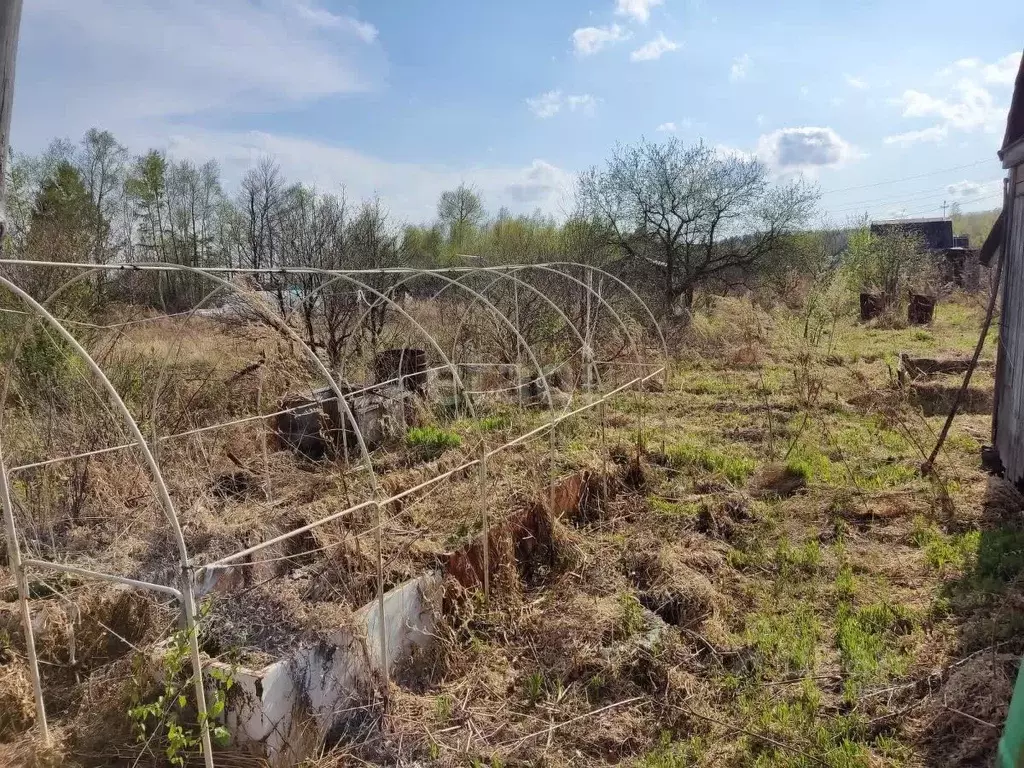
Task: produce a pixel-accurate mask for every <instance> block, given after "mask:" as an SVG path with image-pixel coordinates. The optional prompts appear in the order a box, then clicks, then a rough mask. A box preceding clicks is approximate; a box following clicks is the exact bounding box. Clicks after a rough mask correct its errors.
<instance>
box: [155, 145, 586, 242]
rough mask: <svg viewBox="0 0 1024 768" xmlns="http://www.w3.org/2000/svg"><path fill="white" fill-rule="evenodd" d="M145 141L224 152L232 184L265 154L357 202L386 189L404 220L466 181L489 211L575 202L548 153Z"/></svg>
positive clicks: (431, 209) (417, 217) (555, 207)
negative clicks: (482, 155)
mask: <svg viewBox="0 0 1024 768" xmlns="http://www.w3.org/2000/svg"><path fill="white" fill-rule="evenodd" d="M137 141H138V147H139V148H140V149H141V148H144V147H149V146H154V147H158V148H161V149H164V150H166V151H167V152H168V154H169V155H171V156H172V157H176V158H191V159H194V160H197V161H202V160H207V159H209V158H211V157H212V158H217V160H218V161H219V162H220V165H221V168H222V173H223V176H224V180H225V184H226V187H227V188H228V189H229V190H230V189H231V188H233V187H234V186H235V185H236V184H237V183H238V180H239V179H241V177H242V176H243V175H244V173H245V172H246V170H248V169H249V168H251V167H253V166H254V165H255V164H256V163H258V162H259V161H260V159H261V158H263V157H270V158H272V159H273V160H274V161H276V162H277V163H278V164H279V165H280V166H281V171H282V173H283V174H284V175H285V177H286V178H287V179H289V180H293V181H299V180H301V181H303V182H305V183H307V184H312V185H314V186H316V187H317V188H318V189H320V190H323V191H325V192H335V193H337V192H341V191H342V186H344V192H345V194H346V195H347V196H348V197H349V199H350V200H362V199H368V198H370V197H373V196H374V195H379V197H380V199H381V202H382V203H384V205H385V206H386V207H387V208H388V210H389V211H390V212H391V214H392V216H394V217H395V219H396V220H397V221H411V222H423V221H429V220H431V219H432V218H433V217H434V215H435V212H436V210H437V198H438V196H439V195H440V194H441V192H442V191H443V190H445V189H451V188H453V187H456V186H458V185H459V184H460V183H463V182H465V183H467V184H472V185H473V186H475V187H477V188H478V189H479V190H480V192H481V195H482V196H483V198H484V203H485V205H486V206H487V208H488V210H490V211H492V212H494V211H497V210H498V208H500V207H501V206H507V207H508V208H510V209H511V210H512V211H513V212H516V213H530V212H532V211H533V210H535V209H537V208H540V209H541V210H542V211H544V212H545V213H551V214H555V215H558V214H559V213H560V212H561V211H562V210H563V209H564V208H567V207H568V196H569V194H570V192H571V189H572V182H573V175H572V173H570V172H569V171H567V170H564V169H562V168H559V167H558V166H556V165H553V164H551V163H549V162H547V161H545V160H543V159H535V160H533V161H532V162H530V163H529V164H528V165H526V166H511V167H508V166H492V167H481V166H476V165H463V166H454V167H437V166H433V165H425V164H419V163H406V162H393V161H390V160H387V159H384V158H380V157H375V156H372V155H367V154H365V153H362V152H359V151H357V150H354V149H351V148H349V147H344V146H337V145H332V144H327V143H322V142H319V141H314V140H309V139H303V138H297V137H293V136H286V135H280V134H271V133H261V132H257V131H251V132H220V131H207V130H204V129H199V128H185V129H182V130H180V131H178V132H176V133H175V134H174V135H172V136H171V137H170V139H168V138H167V137H166V135H164V136H158V135H149V136H139V137H138V138H137Z"/></svg>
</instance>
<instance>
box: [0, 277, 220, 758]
mask: <svg viewBox="0 0 1024 768" xmlns="http://www.w3.org/2000/svg"><path fill="white" fill-rule="evenodd" d="M0 286H3V287H5V288H7V290H9V291H11V292H12V293H13V294H14V295H16V296H17V297H18V298H20V299H21V300H22V302H24V304H25V305H26V306H27V307H28V308H29V309H30V310H31V311H32V312H33V313H34V314H35V315H37V316H38V317H40V318H41V319H42V320H43V321H44V322H46V323H47V324H48V325H50V326H51V327H52V328H53V329H54V330H55V331H56V332H57V333H58V334H60V335H61V336H62V337H63V338H64V340H65V341H67V343H68V344H70V345H71V348H72V349H73V350H74V351H75V353H76V354H77V355H78V356H79V357H80V358H81V359H82V361H83V362H84V363H85V364H86V366H88V368H89V370H90V371H92V373H93V375H94V376H96V378H97V379H99V381H100V384H101V385H102V386H103V388H104V389H105V390H106V391H107V393H108V395H109V396H110V398H111V399H112V400H113V403H114V407H115V408H116V409H117V411H118V412H119V413H120V414H121V417H122V418H123V419H124V421H125V423H126V425H127V426H128V429H129V430H130V431H131V433H132V436H133V437H134V439H135V441H136V443H137V444H138V446H139V450H141V451H142V455H143V457H144V459H145V461H146V464H147V465H148V466H149V470H150V472H151V473H152V475H153V482H154V483H155V484H156V486H157V491H158V497H159V499H160V503H161V506H162V507H163V509H164V513H165V514H166V516H167V521H168V523H170V526H171V532H172V534H173V535H174V538H175V543H176V544H177V547H178V554H179V556H180V558H181V564H182V581H183V583H182V587H183V589H182V598H183V599H182V605H183V608H184V611H185V622H186V627H187V631H188V634H189V645H190V651H191V656H192V666H193V671H194V674H195V692H196V705H197V706H196V708H197V710H198V714H199V720H200V733H201V739H202V746H203V755H204V759H205V761H206V765H207V766H208V768H213V746H212V744H211V743H210V729H209V722H208V719H207V717H206V712H207V710H206V691H205V689H204V687H203V676H202V660H201V658H200V657H199V641H198V636H197V630H196V625H195V600H194V596H193V593H192V580H191V578H190V576H189V574H188V570H187V569H188V565H189V556H188V547H187V546H186V544H185V537H184V536H183V534H182V532H181V525H180V524H179V522H178V515H177V512H176V511H175V509H174V502H172V501H171V496H170V493H169V492H168V490H167V484H166V483H165V482H164V479H163V475H162V474H161V473H160V467H159V465H158V464H157V461H156V458H155V457H154V456H153V453H152V451H150V449H149V445H148V444H147V443H146V439H145V438H144V437H143V435H142V431H141V430H140V429H139V425H138V423H137V422H136V421H135V418H134V417H133V416H132V414H131V411H129V410H128V406H127V405H125V403H124V400H122V399H121V396H120V394H118V392H117V389H116V388H115V387H114V385H113V384H112V383H111V381H110V379H108V378H107V376H106V374H105V373H104V372H103V369H102V368H100V366H99V365H98V364H97V363H96V361H95V360H93V358H92V356H91V355H90V354H89V353H88V351H87V350H86V349H85V348H84V347H83V346H82V345H81V344H80V343H79V342H78V340H77V339H76V338H75V337H74V336H73V335H72V334H71V332H70V331H68V330H67V329H66V328H65V327H64V326H63V325H61V323H60V321H58V320H57V319H56V318H55V317H54V316H53V315H52V314H50V312H49V310H47V309H46V307H44V306H43V305H42V304H40V303H39V302H37V301H36V300H35V299H33V298H32V297H31V296H30V295H29V294H28V293H26V292H25V291H24V290H23V289H22V288H21V287H19V286H18V285H17V284H15V283H14V282H12V281H11V280H9V279H8V278H6V277H4V276H3V275H0ZM0 501H2V503H3V506H4V518H5V523H6V527H7V533H8V538H9V539H10V541H9V543H8V545H9V546H10V547H11V548H12V551H17V550H18V546H17V532H16V530H15V526H14V510H13V507H12V506H11V497H10V488H9V486H8V482H7V470H6V467H5V466H3V461H2V458H0ZM20 559H21V556H20V552H18V553H17V559H16V562H15V563H14V564H13V565H14V566H15V568H16V570H17V571H18V573H17V574H16V578H17V579H18V582H19V587H20V589H19V592H21V593H22V594H21V595H20V596H19V597H20V602H21V603H22V613H23V620H24V621H25V627H26V629H25V632H26V640H27V641H32V648H33V653H32V655H33V656H35V653H34V639H33V638H32V637H31V616H30V615H29V609H28V602H27V599H28V596H27V594H24V587H25V574H24V570H23V569H22V568H21V567H20V565H21V563H20ZM32 674H33V677H34V679H33V686H34V688H35V691H34V692H35V693H36V694H37V696H38V698H37V701H36V707H37V710H38V711H40V712H42V717H41V718H40V728H41V729H42V731H43V737H44V741H49V732H48V729H47V726H46V719H45V705H44V703H43V698H42V685H41V682H40V681H39V671H38V667H36V668H35V669H33V670H32Z"/></svg>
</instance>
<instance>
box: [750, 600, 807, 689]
mask: <svg viewBox="0 0 1024 768" xmlns="http://www.w3.org/2000/svg"><path fill="white" fill-rule="evenodd" d="M745 635H746V636H745V640H746V642H747V644H748V645H749V646H751V648H753V650H754V664H755V666H756V667H757V669H758V670H759V671H760V672H761V674H762V675H763V676H764V677H771V676H773V675H783V676H792V675H800V674H804V673H805V672H810V671H811V670H813V669H814V666H815V663H816V661H817V647H818V640H819V639H820V637H821V624H820V622H819V621H818V618H817V616H815V615H814V612H813V611H812V610H811V609H810V607H809V606H807V605H806V604H801V605H798V606H796V607H795V609H794V610H793V611H791V612H787V613H784V614H763V613H762V614H754V615H753V616H750V617H748V623H747V629H746V633H745Z"/></svg>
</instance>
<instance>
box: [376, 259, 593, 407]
mask: <svg viewBox="0 0 1024 768" xmlns="http://www.w3.org/2000/svg"><path fill="white" fill-rule="evenodd" d="M493 271H495V270H493V269H491V268H489V267H474V268H473V269H472V270H471V271H469V272H466V273H464V274H465V275H466V277H472V276H473V275H476V274H478V273H480V272H493ZM503 278H509V279H511V280H513V281H514V282H515V283H516V284H517V285H522V286H523V287H524V288H527V289H529V290H531V291H533V292H534V293H535V294H537V295H538V296H540V298H541V299H543V300H544V301H545V302H546V303H547V304H548V306H550V307H551V308H552V309H554V310H555V312H557V313H558V315H559V317H561V318H562V320H563V321H564V322H565V324H566V325H567V326H569V328H571V329H572V332H573V333H574V334H575V335H576V338H577V339H578V340H579V342H580V347H581V348H582V349H583V350H585V351H587V352H590V345H589V344H588V343H587V341H586V339H584V338H583V335H582V334H581V333H580V330H579V328H577V327H576V324H575V323H574V322H573V321H572V320H570V319H569V318H568V316H566V314H565V313H564V312H563V311H562V308H561V307H559V306H558V304H556V303H555V302H554V301H553V300H552V299H551V297H550V296H548V295H547V294H546V293H544V291H542V290H541V289H540V288H538V287H537V286H535V285H531V284H530V283H528V282H526V281H525V280H521V279H519V278H518V277H516V275H515V273H514V272H502V273H501V275H500V276H499V277H497V278H495V279H494V280H492V281H491V282H490V283H488V285H487V287H485V288H484V289H483V291H481V293H486V292H487V291H489V290H490V289H491V286H493V285H495V284H496V283H497V282H498V280H501V279H503ZM403 282H405V281H404V280H400V281H399V282H398V283H396V284H395V285H396V287H397V286H398V285H401V284H402V283H403ZM452 285H462V279H461V278H459V279H457V280H455V281H454V282H453V283H449V284H448V285H446V286H444V287H443V288H442V289H441V290H439V291H438V292H437V293H435V294H434V295H433V296H432V297H431V299H436V298H437V297H438V296H440V295H441V294H442V293H444V292H445V291H446V290H448V288H450V287H452ZM502 314H504V313H502ZM506 317H508V316H507V315H506ZM464 326H465V318H463V319H462V320H460V321H459V328H458V330H457V331H456V334H455V339H456V341H458V337H459V334H460V333H461V332H462V328H463V327H464ZM524 341H525V340H524ZM453 347H454V342H453ZM542 375H543V374H542ZM597 379H598V385H599V386H600V384H601V374H600V373H598V374H597ZM546 385H547V384H546V382H545V386H546ZM575 389H576V388H575V387H573V390H574V391H575Z"/></svg>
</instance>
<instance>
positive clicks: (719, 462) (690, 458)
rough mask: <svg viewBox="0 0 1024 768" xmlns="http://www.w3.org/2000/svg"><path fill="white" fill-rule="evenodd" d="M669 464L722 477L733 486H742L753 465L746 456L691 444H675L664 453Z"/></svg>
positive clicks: (751, 460) (751, 472) (677, 467)
mask: <svg viewBox="0 0 1024 768" xmlns="http://www.w3.org/2000/svg"><path fill="white" fill-rule="evenodd" d="M666 454H667V455H668V460H669V463H670V464H671V465H672V466H673V467H675V468H676V469H684V468H696V469H702V470H704V471H706V472H712V473H714V474H717V475H722V476H723V477H725V478H726V479H727V480H728V481H729V482H731V483H733V484H734V485H742V484H743V483H744V482H746V480H747V478H748V477H750V476H751V475H752V474H753V473H754V469H755V466H756V465H755V463H754V460H753V459H750V458H748V457H746V456H739V455H735V454H730V453H726V452H724V451H722V450H720V449H718V448H713V447H711V446H708V445H699V444H697V443H693V442H685V443H676V444H675V445H673V446H670V447H669V448H668V450H667V451H666Z"/></svg>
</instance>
